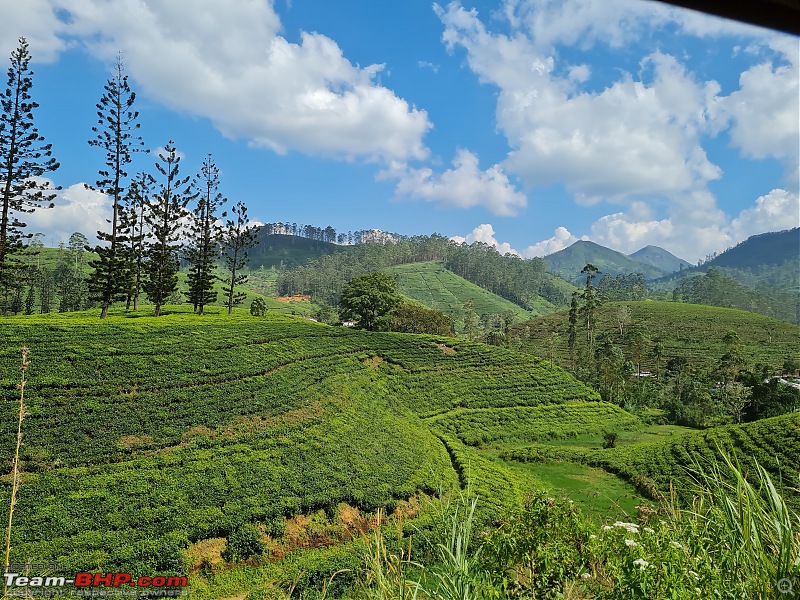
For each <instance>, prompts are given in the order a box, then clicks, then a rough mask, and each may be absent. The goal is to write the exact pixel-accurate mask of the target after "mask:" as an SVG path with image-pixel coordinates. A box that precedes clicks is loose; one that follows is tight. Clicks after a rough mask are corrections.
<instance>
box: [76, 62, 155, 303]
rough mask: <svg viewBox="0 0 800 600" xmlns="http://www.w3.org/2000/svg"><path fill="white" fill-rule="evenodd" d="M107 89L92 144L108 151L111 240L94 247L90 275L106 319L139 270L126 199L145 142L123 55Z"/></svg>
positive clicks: (101, 236) (102, 236)
mask: <svg viewBox="0 0 800 600" xmlns="http://www.w3.org/2000/svg"><path fill="white" fill-rule="evenodd" d="M103 89H104V90H105V91H104V93H103V95H102V97H101V98H100V102H99V103H98V104H97V116H98V117H99V119H98V121H97V124H98V125H99V127H98V126H95V127H92V132H93V133H94V134H95V138H94V139H91V140H89V145H90V146H95V147H97V148H100V149H101V150H103V151H104V152H105V166H104V168H102V169H101V170H100V172H99V174H100V178H99V179H98V181H97V190H98V191H100V192H102V193H104V194H106V195H107V196H109V197H110V198H111V220H110V224H111V231H110V232H108V231H98V232H97V239H98V240H100V241H101V242H106V243H104V244H102V245H98V246H96V247H95V248H94V252H95V253H96V254H97V255H98V258H97V260H96V261H93V262H92V263H90V264H91V266H92V267H93V268H94V271H93V272H92V276H91V278H90V280H89V292H90V298H91V299H92V300H97V301H99V302H100V303H101V304H102V312H101V313H100V317H101V318H105V317H106V315H107V314H108V307H109V306H110V305H111V303H112V302H114V301H115V300H121V299H124V298H125V297H126V296H127V294H128V292H129V290H130V288H131V285H132V278H133V272H132V270H131V268H130V261H129V260H128V259H129V257H127V256H126V254H125V245H126V242H128V241H129V234H130V233H132V232H129V231H126V230H125V229H126V227H125V226H126V225H127V224H128V222H127V221H126V220H125V218H124V217H125V215H124V207H123V198H124V196H125V179H126V178H127V176H128V174H127V173H126V172H125V168H126V166H127V165H128V164H130V162H131V153H133V152H140V151H141V150H142V149H141V146H144V142H143V141H142V139H141V138H140V137H138V136H136V135H134V133H133V132H135V131H136V130H137V129H138V128H139V126H140V124H139V123H137V122H136V119H137V118H138V116H139V113H138V112H136V111H134V110H133V109H132V107H133V103H134V101H135V100H136V94H135V93H134V92H132V91H131V89H130V86H129V85H128V76H127V75H123V65H122V58H121V56H118V57H117V64H116V68H115V73H114V76H113V77H112V78H111V79H109V80H108V81H107V82H106V85H105V86H104V88H103Z"/></svg>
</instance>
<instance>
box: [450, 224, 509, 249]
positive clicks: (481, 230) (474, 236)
mask: <svg viewBox="0 0 800 600" xmlns="http://www.w3.org/2000/svg"><path fill="white" fill-rule="evenodd" d="M494 235H495V233H494V227H492V226H491V225H490V224H489V223H482V224H481V225H478V226H477V227H476V228H475V229H473V230H472V231H470V232H469V233H468V234H467V235H466V237H462V236H460V235H454V236H453V237H451V238H450V239H451V240H453V241H454V242H456V243H457V244H463V243H467V244H472V243H474V242H481V243H484V244H488V245H489V246H492V247H494V248H495V249H496V250H497V251H498V252H499V253H500V254H508V253H511V254H516V255H519V252H517V251H516V250H514V249H513V248H512V247H511V244H509V243H508V242H498V241H497V240H496V239H495V237H494Z"/></svg>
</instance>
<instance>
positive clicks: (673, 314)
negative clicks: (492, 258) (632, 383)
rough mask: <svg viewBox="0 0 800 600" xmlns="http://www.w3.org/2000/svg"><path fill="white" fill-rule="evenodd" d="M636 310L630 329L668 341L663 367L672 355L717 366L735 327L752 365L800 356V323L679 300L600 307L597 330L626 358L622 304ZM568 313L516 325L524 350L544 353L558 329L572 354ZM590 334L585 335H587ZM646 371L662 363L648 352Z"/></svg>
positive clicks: (561, 351)
mask: <svg viewBox="0 0 800 600" xmlns="http://www.w3.org/2000/svg"><path fill="white" fill-rule="evenodd" d="M623 306H625V307H628V308H629V309H630V319H629V322H628V324H627V325H626V327H627V330H628V331H634V330H636V331H639V332H642V333H644V334H645V335H647V336H648V337H649V338H650V339H651V340H652V341H653V342H654V343H655V342H656V341H659V342H661V343H662V344H663V347H664V355H663V359H662V365H661V366H662V367H663V365H664V364H665V363H666V361H668V360H669V359H670V358H674V357H678V356H680V357H685V358H687V359H688V360H689V361H690V362H693V363H695V364H700V365H705V366H709V365H713V364H715V361H718V360H719V358H720V357H721V356H722V355H723V354H724V353H725V348H724V344H723V343H722V338H723V337H724V336H725V334H726V333H727V332H728V331H735V332H736V333H737V335H738V336H739V342H740V343H741V354H742V356H745V357H747V362H748V364H749V365H751V366H755V365H757V364H764V365H767V366H769V367H771V368H774V369H780V368H781V367H782V365H783V361H784V359H785V358H786V357H796V358H800V327H798V326H797V325H792V324H790V323H785V322H783V321H778V320H776V319H772V318H770V317H765V316H763V315H758V314H755V313H751V312H746V311H743V310H736V309H733V308H717V307H714V306H703V305H699V304H684V303H679V302H655V301H651V300H645V301H642V302H609V303H607V304H603V305H602V306H601V307H600V309H599V310H598V314H597V325H596V332H597V333H596V334H599V333H601V332H607V333H609V334H611V336H612V338H613V339H614V343H615V344H617V345H619V346H620V347H621V348H622V350H623V352H624V353H625V355H626V356H631V355H632V352H631V349H630V348H629V347H628V343H629V339H628V338H627V337H623V336H620V335H619V320H618V315H619V312H620V310H621V308H622V307H623ZM568 325H569V323H568V315H567V312H565V311H561V312H558V313H554V314H550V315H545V316H542V317H537V318H536V319H533V320H531V321H528V322H526V323H522V324H519V325H517V326H516V333H518V334H519V340H520V344H521V349H523V350H526V351H530V352H533V353H534V354H536V353H543V349H544V348H545V345H546V340H548V339H549V338H550V336H551V335H552V334H553V333H558V334H559V336H560V341H559V347H558V349H557V350H558V355H559V356H561V357H563V358H564V361H563V362H564V364H566V362H567V358H566V357H568V356H569V352H568V348H567V340H568V338H569V335H568ZM584 337H585V336H584ZM643 359H644V362H643V363H642V368H643V369H649V370H651V371H654V370H655V368H656V364H655V362H654V360H653V359H652V357H650V355H649V352H648V353H645V356H644V357H643Z"/></svg>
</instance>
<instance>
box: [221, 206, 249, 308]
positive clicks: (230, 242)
mask: <svg viewBox="0 0 800 600" xmlns="http://www.w3.org/2000/svg"><path fill="white" fill-rule="evenodd" d="M231 212H232V213H233V214H232V217H233V218H232V219H228V220H227V221H226V223H225V230H224V232H223V234H222V246H223V248H224V249H225V250H224V255H225V264H226V266H227V268H228V271H230V274H231V276H230V278H229V279H228V280H227V285H225V286H223V288H222V291H223V293H225V294H226V295H227V298H226V300H225V304H226V306H227V307H228V314H231V312H233V307H234V306H235V305H237V304H241V303H242V302H243V301H244V299H245V297H246V294H245V293H244V292H237V291H236V289H235V288H236V286H237V285H241V284H243V283H245V282H246V281H247V275H241V274H240V273H239V272H240V270H241V269H243V268H244V266H245V264H247V249H248V248H252V247H253V246H255V245H256V228H255V227H254V226H252V225H248V224H247V223H248V219H247V207H246V206H245V205H244V204H242V203H241V202H237V203H236V206H234V207H233V208H232V209H231ZM222 216H223V217H224V216H227V215H226V213H223V215H222Z"/></svg>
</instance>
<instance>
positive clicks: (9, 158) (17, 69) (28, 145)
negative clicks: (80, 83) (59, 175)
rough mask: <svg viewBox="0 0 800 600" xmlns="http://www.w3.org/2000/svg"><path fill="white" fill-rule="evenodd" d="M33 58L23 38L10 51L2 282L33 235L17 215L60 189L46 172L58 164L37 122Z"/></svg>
mask: <svg viewBox="0 0 800 600" xmlns="http://www.w3.org/2000/svg"><path fill="white" fill-rule="evenodd" d="M30 59H31V56H30V54H29V53H28V42H27V41H26V40H25V38H24V37H22V38H19V47H18V48H17V49H16V50H14V51H13V52H12V53H11V67H10V68H9V69H8V84H7V87H6V90H5V92H3V94H2V96H0V105H2V111H0V182H1V183H0V286H7V285H9V284H10V283H12V282H13V281H14V279H15V277H16V275H15V272H16V271H17V270H18V269H19V268H21V263H20V262H19V261H16V260H14V258H13V256H12V255H13V254H15V253H18V252H20V251H21V250H23V249H24V248H25V240H26V239H28V238H30V237H31V235H30V234H24V233H23V229H24V228H25V226H26V225H25V223H23V222H22V221H20V220H19V218H18V215H19V214H20V213H29V212H33V211H34V210H35V209H37V208H52V207H53V204H52V200H53V198H55V193H53V192H55V190H56V189H57V188H53V187H52V185H51V184H50V182H49V181H48V180H47V179H44V178H43V176H44V175H45V174H46V173H48V172H50V171H55V170H56V169H57V168H58V167H59V164H58V162H56V160H55V159H54V158H52V157H51V152H52V150H51V145H50V144H45V143H44V137H43V136H41V135H39V131H38V130H37V129H36V127H34V124H33V111H34V110H35V109H36V108H37V107H38V106H39V105H38V104H37V103H36V102H33V101H32V100H31V95H30V90H31V87H32V86H33V80H32V75H33V72H32V71H31V70H30V69H29V68H28V65H29V63H30Z"/></svg>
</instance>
